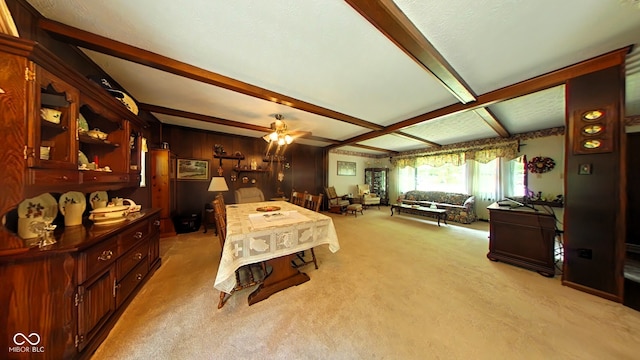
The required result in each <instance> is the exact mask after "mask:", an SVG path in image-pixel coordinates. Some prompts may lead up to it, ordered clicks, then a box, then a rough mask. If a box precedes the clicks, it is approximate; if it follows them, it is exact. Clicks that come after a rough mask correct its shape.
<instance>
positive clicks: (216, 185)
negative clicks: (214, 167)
mask: <svg viewBox="0 0 640 360" xmlns="http://www.w3.org/2000/svg"><path fill="white" fill-rule="evenodd" d="M209 191H229V187H228V186H227V182H226V181H225V180H224V177H222V176H214V177H212V178H211V183H209Z"/></svg>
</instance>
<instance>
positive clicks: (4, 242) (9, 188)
mask: <svg viewBox="0 0 640 360" xmlns="http://www.w3.org/2000/svg"><path fill="white" fill-rule="evenodd" d="M0 68H1V69H2V71H0V113H1V114H2V117H1V118H0V136H1V137H2V139H3V144H2V146H0V173H2V176H1V177H0V216H2V226H0V289H2V290H1V292H0V308H1V309H3V310H2V311H0V347H2V348H3V349H4V350H3V351H7V349H9V352H8V353H4V352H3V354H5V356H6V357H7V358H17V359H31V358H38V359H75V358H88V357H90V356H91V353H92V352H93V351H94V350H95V349H96V348H97V347H98V346H99V345H100V342H101V341H103V340H104V338H105V337H106V336H107V333H108V332H109V330H110V329H111V327H112V326H113V325H114V324H115V322H116V321H117V319H118V317H119V315H120V314H121V313H122V312H123V311H124V309H125V307H126V305H127V304H128V303H129V302H130V301H131V299H133V297H134V294H135V293H136V292H137V291H138V290H139V289H140V288H141V286H142V284H143V283H144V282H145V281H146V280H147V279H148V278H149V277H150V275H151V274H153V272H154V271H155V270H156V269H157V268H158V267H159V266H160V261H161V259H160V251H159V238H160V236H159V234H160V209H143V210H142V211H140V212H137V213H133V214H130V215H129V216H128V218H127V220H125V221H124V222H122V223H120V224H119V225H117V226H95V225H94V224H93V223H92V222H91V221H89V220H87V219H86V218H85V220H84V222H83V224H82V225H78V226H69V227H64V226H63V225H62V224H61V223H60V221H57V222H56V223H57V224H58V228H57V229H56V231H55V232H54V237H55V238H56V243H55V244H53V245H49V246H47V247H44V248H39V247H38V245H37V244H36V241H33V240H29V239H27V240H24V239H21V238H20V237H19V236H18V235H17V234H16V232H17V231H16V229H17V225H16V223H17V222H18V215H17V209H18V206H19V204H20V203H21V202H22V201H23V200H25V199H27V198H33V197H35V196H39V195H40V194H43V193H50V194H52V195H54V196H55V195H56V194H61V193H64V192H67V191H78V192H82V193H84V194H85V195H86V194H89V193H90V192H93V191H106V190H119V189H123V188H128V187H137V186H138V184H139V180H140V165H141V161H140V146H141V138H142V134H141V133H140V131H141V129H143V128H144V127H145V126H146V124H145V122H144V121H142V120H141V119H140V118H139V117H138V116H137V115H135V114H133V113H132V112H130V111H129V110H128V109H127V108H126V107H125V106H124V105H123V104H121V103H120V102H119V101H117V100H116V99H115V98H113V97H112V96H111V95H109V94H108V93H107V92H106V91H105V90H104V89H102V88H101V87H100V86H99V85H98V84H96V83H94V82H92V81H90V80H88V79H86V78H85V77H84V76H83V75H82V74H80V73H78V72H76V71H75V70H74V69H72V68H71V67H69V66H68V65H67V64H66V63H64V62H63V61H61V60H60V59H58V58H57V57H56V56H55V55H53V54H52V53H51V52H49V51H48V50H47V49H46V48H44V47H43V46H41V45H40V44H38V43H36V42H34V41H31V40H26V39H21V38H15V37H11V36H7V35H4V34H0ZM96 128H97V129H99V130H100V132H101V133H102V134H104V136H103V138H99V137H98V138H96V137H91V136H89V134H88V131H87V130H93V129H96ZM91 162H95V163H97V165H96V169H94V168H93V166H91V167H87V166H86V164H87V163H91ZM83 164H85V165H84V166H82V165H83ZM107 167H108V168H107ZM59 218H60V216H59ZM18 333H21V334H25V336H29V334H31V333H36V334H38V337H39V340H38V344H37V347H36V348H37V350H38V351H37V352H35V350H34V351H29V352H26V351H24V349H23V348H21V347H20V346H19V344H17V343H15V341H14V340H13V339H14V336H16V334H18Z"/></svg>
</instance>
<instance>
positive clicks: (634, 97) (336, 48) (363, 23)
mask: <svg viewBox="0 0 640 360" xmlns="http://www.w3.org/2000/svg"><path fill="white" fill-rule="evenodd" d="M28 2H29V3H30V4H31V5H32V6H34V7H35V8H36V9H37V10H38V11H39V12H40V13H41V14H42V15H43V16H44V17H46V18H48V19H51V20H55V21H58V22H61V23H63V24H66V25H69V26H72V27H75V28H79V29H82V30H85V31H88V32H90V33H94V34H97V35H100V36H103V37H106V38H110V39H113V40H117V41H120V42H123V43H125V44H128V45H132V46H136V47H139V48H142V49H145V50H148V51H151V52H154V53H157V54H160V55H163V56H166V57H168V58H171V59H175V60H179V61H182V62H185V63H188V64H191V65H193V66H197V67H199V68H202V69H205V70H208V71H211V72H214V73H217V74H220V75H223V76H226V77H230V78H233V79H236V80H239V81H242V82H244V83H247V84H250V85H253V86H257V87H260V88H263V89H267V90H269V91H271V92H275V93H279V94H283V95H286V96H288V97H291V98H294V99H298V100H301V101H304V102H307V103H310V104H313V105H317V106H320V107H322V108H326V109H330V110H333V111H335V112H338V113H342V114H346V115H349V116H351V117H355V118H358V119H362V120H365V121H367V122H370V123H373V124H377V125H381V126H390V125H392V124H394V123H397V122H400V121H403V120H406V119H409V118H412V117H415V116H418V115H421V114H425V113H428V112H430V111H434V110H437V109H440V108H443V107H445V106H448V105H452V104H456V103H458V102H459V101H458V100H457V98H456V97H454V96H453V95H452V93H450V92H449V91H448V90H447V89H446V88H445V87H443V86H442V84H441V83H440V82H439V81H437V80H436V79H435V78H434V76H432V75H431V74H430V73H429V72H427V71H425V69H424V68H423V67H422V66H421V65H418V63H417V62H415V61H414V60H413V59H411V58H410V57H409V56H407V54H406V53H405V52H404V51H403V50H401V49H400V48H399V47H398V46H396V45H395V44H394V43H393V42H391V41H390V40H389V39H388V38H387V37H386V36H385V35H383V34H382V33H381V32H380V31H378V30H377V29H376V28H375V27H374V26H373V25H372V24H371V23H369V21H367V20H366V19H365V18H364V17H363V16H362V15H360V14H359V13H358V12H357V11H356V10H354V8H352V7H351V6H350V5H349V4H347V3H346V2H344V1H337V0H316V1H311V0H307V1H300V0H270V1H251V0H235V1H228V0H183V1H180V2H178V1H169V0H153V1H152V0H137V1H128V0H111V1H100V2H98V1H82V0H28ZM382 2H383V3H386V2H389V1H388V0H387V1H382ZM394 2H395V4H396V5H397V6H398V8H399V9H400V10H401V11H402V12H403V13H404V14H405V15H406V17H407V18H408V19H409V20H410V21H411V22H412V23H413V25H414V26H415V27H416V28H417V29H418V30H419V31H420V32H421V33H422V35H423V36H424V37H425V38H426V39H427V40H428V41H429V42H430V43H431V44H432V45H433V46H434V47H435V49H436V50H437V51H438V52H439V53H440V54H441V55H442V56H443V57H444V59H446V61H447V62H448V63H449V65H450V66H451V67H452V68H453V69H454V70H455V71H456V72H457V73H458V74H459V75H460V77H461V78H462V79H463V80H464V81H465V82H466V83H467V84H468V85H469V87H470V89H471V91H472V92H474V93H475V94H476V95H482V94H485V93H487V92H490V91H493V90H496V89H499V88H502V87H505V86H509V85H511V84H514V83H517V82H520V81H522V80H526V79H529V78H533V77H536V76H539V75H542V74H544V73H547V72H550V71H553V70H557V69H560V68H563V67H565V66H568V65H571V64H575V63H578V62H581V61H584V60H587V59H589V58H592V57H595V56H599V55H601V54H604V53H607V52H609V51H612V50H617V49H620V48H622V47H625V46H628V45H634V48H633V52H632V53H631V54H630V55H629V56H628V60H627V83H626V86H627V89H626V96H627V99H626V114H627V115H629V116H630V115H640V51H639V50H637V45H638V44H639V43H640V6H638V5H634V4H633V2H634V1H633V0H629V1H626V2H625V1H620V0H563V1H558V0H537V1H525V0H508V1H507V0H476V1H468V0H423V1H419V0H395V1H394ZM83 51H85V52H86V54H87V55H88V56H89V57H90V58H91V59H92V60H93V61H95V62H96V63H97V64H98V65H99V66H100V67H101V68H102V69H103V70H105V72H106V73H108V74H109V76H111V77H112V78H113V79H114V80H115V81H116V82H117V83H119V84H120V85H121V86H122V87H124V89H125V90H126V92H128V93H129V94H130V95H131V96H132V97H133V98H135V99H136V100H137V101H138V102H140V103H146V104H152V105H158V106H162V107H165V108H171V109H177V110H181V111H187V112H190V113H196V114H202V115H207V116H212V117H216V118H221V119H226V120H230V121H234V122H242V123H247V124H253V125H258V126H262V127H268V126H269V124H270V123H271V122H273V121H274V115H275V114H282V115H283V116H284V120H285V122H286V123H287V125H288V127H289V129H293V130H300V131H308V132H311V133H312V135H313V136H314V137H319V138H325V139H331V140H337V141H344V140H348V139H351V138H353V137H356V136H358V135H363V134H366V133H368V132H370V131H371V129H368V128H365V127H362V126H359V125H353V124H349V123H346V122H343V121H339V120H335V119H332V118H330V117H326V116H321V115H317V114H313V113H310V112H306V111H303V110H299V109H297V108H293V107H290V106H287V105H283V104H279V103H276V102H274V101H268V100H263V99H259V98H256V97H252V96H249V95H244V94H240V93H236V92H234V91H231V90H227V89H224V88H221V87H216V86H213V85H209V84H206V83H203V82H198V81H195V80H191V79H188V78H185V77H181V76H178V75H174V74H170V73H167V72H164V71H161V70H157V69H154V68H151V67H147V66H144V65H140V64H137V63H133V62H130V61H127V60H123V59H120V58H117V57H113V56H110V55H105V54H102V53H99V52H96V51H92V50H87V49H84V50H83ZM563 98H564V87H563V86H558V87H555V88H552V89H548V90H545V91H541V92H538V93H535V94H531V95H527V96H522V97H520V98H515V99H511V100H508V101H504V102H502V103H497V104H494V105H491V106H489V110H490V111H491V112H492V113H493V114H494V115H495V117H496V118H497V119H498V120H499V121H500V122H501V123H502V125H503V126H504V127H505V128H506V129H507V131H508V132H509V133H510V134H516V133H520V132H526V131H532V130H539V129H544V128H549V127H555V126H562V125H564V99H563ZM154 115H155V116H156V117H157V118H158V119H159V120H160V121H161V122H163V123H166V124H175V125H182V126H188V127H194V128H201V129H207V130H212V131H218V132H223V133H233V134H239V135H244V136H251V137H260V136H262V135H264V132H262V131H256V130H248V129H242V128H237V127H233V126H227V125H220V124H214V123H208V122H203V121H198V120H192V119H187V118H184V117H177V116H170V115H165V114H161V113H154ZM401 131H402V132H404V133H405V134H408V135H412V136H413V137H419V138H422V139H424V140H427V141H429V142H433V143H437V144H440V145H447V144H452V143H456V142H462V141H468V140H474V139H481V138H490V137H496V136H499V135H498V134H497V133H496V132H495V131H494V130H493V129H492V128H491V127H490V126H488V125H487V124H486V123H485V122H484V121H483V120H482V117H481V116H480V115H479V114H478V113H476V112H475V111H467V112H462V113H458V114H454V115H448V116H442V117H441V118H437V119H433V120H430V121H427V122H423V123H419V124H416V125H413V126H410V127H407V128H404V129H401ZM320 140H322V139H320ZM320 140H318V139H317V138H316V140H309V139H303V138H299V139H297V140H296V141H297V142H300V143H304V144H309V145H313V146H327V145H330V144H331V143H330V142H325V141H320ZM357 145H366V146H367V147H366V148H363V147H359V146H357ZM427 146H428V144H427V143H425V142H422V141H419V140H416V139H412V138H410V137H405V136H400V135H397V134H386V135H383V136H379V137H376V138H372V139H368V140H364V141H360V142H358V143H357V144H350V145H349V146H345V147H344V148H343V149H346V150H351V151H360V152H367V153H373V154H384V153H385V152H384V150H385V149H386V150H389V151H407V150H414V149H418V148H424V147H427Z"/></svg>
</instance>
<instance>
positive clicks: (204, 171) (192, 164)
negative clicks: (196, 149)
mask: <svg viewBox="0 0 640 360" xmlns="http://www.w3.org/2000/svg"><path fill="white" fill-rule="evenodd" d="M176 170H177V172H176V174H177V175H176V177H177V178H178V180H207V181H208V180H209V160H197V159H178V164H177V166H176Z"/></svg>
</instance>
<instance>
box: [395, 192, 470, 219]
mask: <svg viewBox="0 0 640 360" xmlns="http://www.w3.org/2000/svg"><path fill="white" fill-rule="evenodd" d="M398 200H399V202H402V203H404V204H415V203H416V202H420V203H421V205H425V206H429V205H431V204H435V205H436V206H437V207H438V208H439V209H445V210H447V221H455V222H459V223H462V224H470V223H472V222H474V221H476V220H478V216H477V215H476V208H475V197H474V196H473V195H469V194H461V193H448V192H444V191H420V190H411V191H407V192H406V193H405V194H404V195H400V197H399V199H398Z"/></svg>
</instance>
